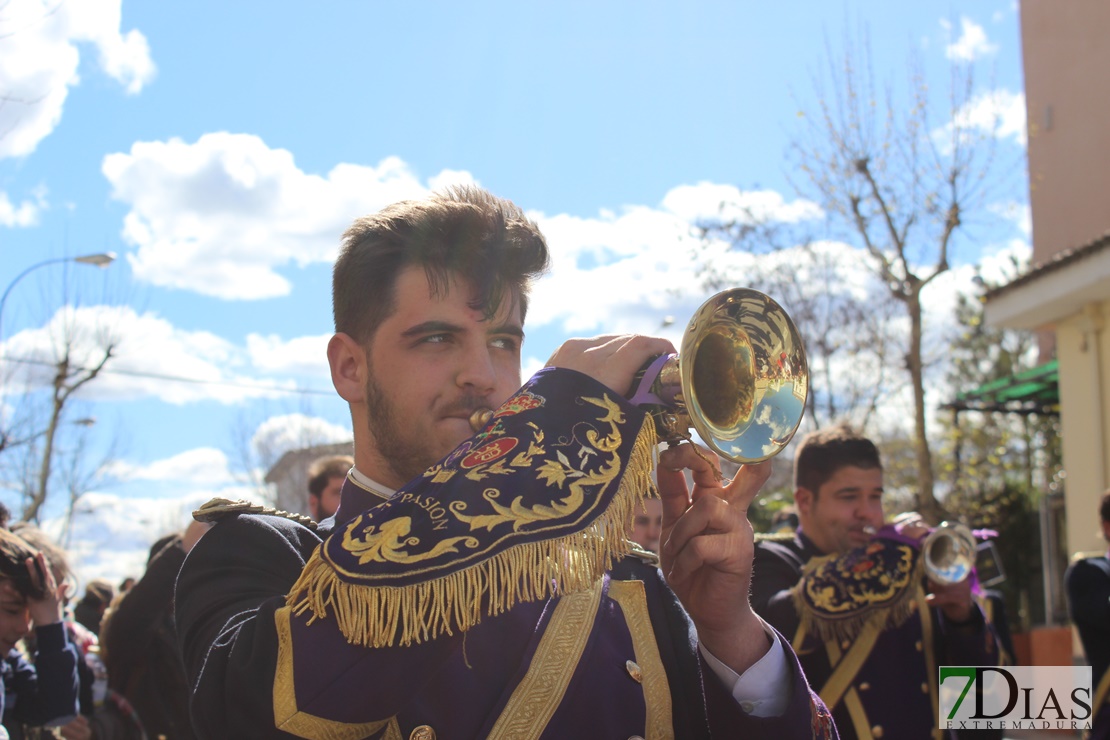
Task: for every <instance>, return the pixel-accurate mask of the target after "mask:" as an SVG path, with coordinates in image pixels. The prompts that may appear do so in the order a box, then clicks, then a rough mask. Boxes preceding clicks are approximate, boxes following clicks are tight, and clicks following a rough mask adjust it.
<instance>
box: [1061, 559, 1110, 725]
mask: <svg viewBox="0 0 1110 740" xmlns="http://www.w3.org/2000/svg"><path fill="white" fill-rule="evenodd" d="M1064 584H1065V586H1066V587H1067V593H1068V611H1069V612H1070V613H1071V620H1072V621H1073V622H1075V626H1076V627H1077V628H1078V630H1079V639H1080V641H1081V642H1082V643H1083V652H1084V654H1085V655H1086V656H1087V662H1088V663H1090V664H1091V680H1092V681H1093V683H1094V686H1093V687H1092V688H1093V689H1094V690H1095V692H1096V695H1095V699H1096V700H1101V703H1100V704H1099V706H1097V707H1095V717H1094V722H1093V724H1092V727H1091V740H1107V738H1110V704H1108V703H1107V698H1110V697H1107V696H1102V697H1100V696H1098V693H1097V692H1098V689H1099V688H1100V686H1102V685H1103V683H1104V682H1106V681H1110V677H1107V671H1110V561H1108V560H1107V559H1106V557H1105V556H1100V557H1093V558H1084V559H1082V560H1077V561H1075V562H1074V563H1072V564H1071V566H1069V567H1068V570H1067V573H1065V574H1064ZM1103 693H1104V694H1107V693H1110V692H1106V691H1105V690H1104V692H1103Z"/></svg>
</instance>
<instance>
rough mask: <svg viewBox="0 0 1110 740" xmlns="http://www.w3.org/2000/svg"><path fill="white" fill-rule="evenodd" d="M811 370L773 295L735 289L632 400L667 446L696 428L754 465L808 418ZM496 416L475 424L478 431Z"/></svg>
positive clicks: (726, 452)
mask: <svg viewBox="0 0 1110 740" xmlns="http://www.w3.org/2000/svg"><path fill="white" fill-rule="evenodd" d="M808 395H809V367H808V365H807V363H806V354H805V348H804V347H803V345H802V340H801V336H800V335H799V334H798V330H797V327H795V326H794V322H793V321H791V320H790V317H789V316H788V315H787V313H786V311H784V310H783V309H782V307H781V306H779V304H778V303H776V302H775V301H774V300H772V299H771V298H770V297H769V296H767V295H765V294H763V293H760V292H759V291H757V290H752V289H750V288H733V289H732V290H726V291H724V292H723V293H718V294H717V295H715V296H713V297H712V298H710V299H709V300H708V301H706V302H705V303H703V304H702V305H701V307H700V308H699V309H698V310H697V311H696V312H695V313H694V315H693V317H692V318H691V319H690V322H689V324H687V327H686V331H685V333H684V334H683V335H682V344H681V348H680V351H679V353H678V354H668V355H661V356H659V357H657V358H655V359H654V360H653V361H652V362H650V363H649V364H648V365H647V366H645V367H644V369H643V370H642V371H641V372H640V373H639V374H638V376H637V379H636V381H635V382H634V383H633V392H632V395H631V396H630V399H629V400H630V401H631V402H632V403H634V404H636V405H637V406H639V407H641V408H643V409H645V410H647V411H648V412H649V413H650V414H651V415H652V418H653V419H654V421H655V426H656V431H657V432H658V434H659V437H660V438H661V439H662V440H664V441H670V442H676V441H679V440H683V439H689V438H690V431H689V430H690V428H691V427H693V429H694V430H695V431H696V432H697V433H698V436H699V437H701V440H702V441H703V442H704V443H705V444H706V445H707V446H708V447H709V448H710V449H712V450H713V451H714V452H716V453H717V454H718V455H720V456H721V457H723V458H725V459H727V460H731V461H732V462H734V463H739V464H743V463H751V462H759V461H761V460H766V459H767V458H769V457H772V456H773V455H777V454H778V453H779V452H781V451H782V449H783V448H784V447H786V445H787V444H788V443H789V442H790V439H791V437H793V436H794V432H796V431H797V429H798V425H799V424H800V423H801V421H802V415H803V414H804V413H805V407H806V399H807V397H808ZM492 413H493V412H492V411H490V410H489V409H479V410H477V411H475V412H474V414H473V415H472V416H471V417H470V424H471V427H472V428H473V429H474V430H475V431H478V430H479V429H481V428H482V427H483V426H485V424H486V423H487V422H488V421H489V419H490V416H491V415H492Z"/></svg>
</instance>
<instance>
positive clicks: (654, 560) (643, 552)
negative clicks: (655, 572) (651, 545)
mask: <svg viewBox="0 0 1110 740" xmlns="http://www.w3.org/2000/svg"><path fill="white" fill-rule="evenodd" d="M625 542H626V543H627V544H628V548H629V552H628V554H629V555H631V556H632V557H634V558H638V559H640V560H642V561H643V562H645V563H647V564H648V565H654V566H655V567H656V568H658V567H659V555H658V553H654V552H652V551H651V550H648V549H646V548H644V547H641V546H640V545H639V544H638V543H636V542H633V541H632V540H626V541H625Z"/></svg>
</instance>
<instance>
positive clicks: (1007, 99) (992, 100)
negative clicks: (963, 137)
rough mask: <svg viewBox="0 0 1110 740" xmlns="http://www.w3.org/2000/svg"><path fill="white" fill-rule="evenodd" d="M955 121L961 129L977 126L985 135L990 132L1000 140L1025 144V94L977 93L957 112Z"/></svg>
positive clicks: (1005, 91)
mask: <svg viewBox="0 0 1110 740" xmlns="http://www.w3.org/2000/svg"><path fill="white" fill-rule="evenodd" d="M955 123H956V125H958V126H959V127H960V128H964V129H979V130H980V131H983V132H984V133H988V134H989V133H991V132H992V131H993V132H995V133H996V134H997V136H998V137H999V138H1000V139H1012V140H1013V142H1014V143H1015V144H1018V145H1019V146H1023V147H1024V146H1025V143H1026V140H1027V136H1026V125H1025V124H1026V115H1025V94H1024V93H1015V92H1010V91H1009V90H993V91H991V92H988V93H983V94H981V95H978V96H976V97H975V99H973V100H971V101H970V102H968V104H967V105H965V106H964V107H963V108H961V109H960V110H958V111H957V112H956V116H955Z"/></svg>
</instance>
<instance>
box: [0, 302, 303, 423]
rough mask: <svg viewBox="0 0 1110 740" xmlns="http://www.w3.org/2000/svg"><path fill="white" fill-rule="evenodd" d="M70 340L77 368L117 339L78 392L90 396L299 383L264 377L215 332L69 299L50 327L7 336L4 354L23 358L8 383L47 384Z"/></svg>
mask: <svg viewBox="0 0 1110 740" xmlns="http://www.w3.org/2000/svg"><path fill="white" fill-rule="evenodd" d="M67 344H68V345H69V346H70V348H71V350H70V358H71V364H72V365H73V366H75V367H76V366H81V367H92V366H93V365H94V364H95V363H97V362H98V361H99V360H100V359H101V358H102V357H103V354H104V347H106V346H107V345H108V344H114V347H113V350H112V357H111V359H110V360H109V363H108V364H107V365H106V369H107V370H108V372H105V373H103V374H101V375H100V376H99V377H98V378H97V379H96V381H95V382H93V383H90V384H89V385H87V386H86V387H85V388H84V389H83V390H82V392H81V394H80V395H81V396H82V397H83V398H86V399H96V400H134V399H139V398H158V399H160V400H162V401H165V402H167V403H172V404H185V403H191V402H195V401H200V400H215V401H219V402H221V403H236V402H239V401H242V400H244V399H246V398H260V397H269V396H274V395H279V392H278V390H277V389H279V388H293V387H294V384H293V383H292V381H289V380H283V381H267V380H262V379H259V378H258V376H257V373H255V372H254V370H253V368H251V366H250V361H249V355H248V352H247V351H246V350H245V349H243V348H242V347H239V346H236V345H235V344H233V343H231V342H229V341H227V340H225V339H222V338H220V337H218V336H216V335H215V334H212V333H210V332H206V331H186V330H183V329H179V328H177V327H175V326H173V325H172V324H170V323H169V322H168V321H166V320H165V319H162V318H160V317H158V316H156V315H154V314H152V313H144V314H138V313H136V312H135V310H134V309H133V308H131V307H128V306H87V307H80V308H74V307H72V306H69V307H64V308H62V309H59V310H58V311H57V312H56V313H55V314H54V316H53V317H52V318H51V319H50V321H49V322H47V323H46V324H45V325H44V326H42V327H39V328H36V329H28V330H24V331H21V332H19V333H18V334H16V335H15V336H12V337H10V338H8V339H6V340H5V341H4V343H3V345H2V347H0V350H2V354H3V356H4V357H7V358H18V359H20V360H23V361H24V362H22V363H14V362H13V363H10V364H9V366H8V367H7V368H6V373H8V374H9V375H10V376H11V377H12V378H13V381H12V382H10V383H8V384H7V385H6V386H5V390H6V391H7V392H9V393H18V392H21V391H23V390H25V389H27V388H29V387H48V386H49V384H50V383H51V380H52V378H53V374H54V372H55V367H54V366H55V363H57V361H58V359H59V358H60V357H61V356H62V353H63V351H64V349H65V347H66V346H67ZM27 361H31V362H27ZM171 378H188V379H191V380H192V381H194V382H179V381H174V380H171Z"/></svg>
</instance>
